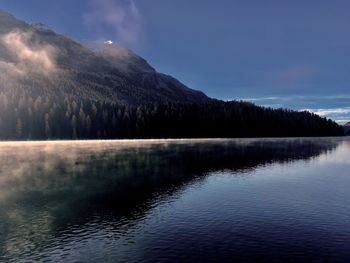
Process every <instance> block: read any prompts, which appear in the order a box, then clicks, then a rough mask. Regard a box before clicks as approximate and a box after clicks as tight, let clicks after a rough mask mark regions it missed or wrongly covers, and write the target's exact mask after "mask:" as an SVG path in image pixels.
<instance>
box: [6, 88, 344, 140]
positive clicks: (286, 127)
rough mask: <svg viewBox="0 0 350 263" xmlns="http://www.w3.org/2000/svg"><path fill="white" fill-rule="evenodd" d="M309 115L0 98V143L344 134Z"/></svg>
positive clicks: (245, 106) (214, 106)
mask: <svg viewBox="0 0 350 263" xmlns="http://www.w3.org/2000/svg"><path fill="white" fill-rule="evenodd" d="M343 133H344V131H343V129H342V128H341V127H340V126H338V125H337V124H336V123H335V122H333V121H331V120H327V119H325V118H321V117H319V116H317V115H315V114H312V113H309V112H295V111H291V110H285V109H278V110H274V109H270V108H262V107H257V106H255V105H253V104H251V103H247V102H238V101H231V102H223V101H217V100H212V101H209V102H206V103H171V102H166V103H150V104H144V105H139V106H133V105H127V104H118V103H111V102H100V101H93V100H80V101H77V100H75V99H73V98H72V99H70V98H64V99H63V98H56V99H52V98H50V97H41V96H37V97H32V96H30V95H23V94H22V95H20V94H17V93H14V92H13V93H11V94H10V93H4V92H1V93H0V139H3V140H12V139H16V140H28V139H34V140H36V139H95V138H99V139H112V138H113V139H114V138H204V137H228V138H229V137H275V136H276V137H284V136H330V135H343Z"/></svg>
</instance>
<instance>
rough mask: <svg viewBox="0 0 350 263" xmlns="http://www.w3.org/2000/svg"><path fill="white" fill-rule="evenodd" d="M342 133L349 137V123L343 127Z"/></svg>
mask: <svg viewBox="0 0 350 263" xmlns="http://www.w3.org/2000/svg"><path fill="white" fill-rule="evenodd" d="M344 131H345V133H346V134H347V135H350V121H349V122H347V123H346V124H345V125H344Z"/></svg>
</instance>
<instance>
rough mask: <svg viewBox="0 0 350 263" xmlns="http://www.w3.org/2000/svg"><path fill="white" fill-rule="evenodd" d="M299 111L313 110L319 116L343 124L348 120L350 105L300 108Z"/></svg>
mask: <svg viewBox="0 0 350 263" xmlns="http://www.w3.org/2000/svg"><path fill="white" fill-rule="evenodd" d="M301 111H309V112H313V113H315V114H317V115H319V116H321V117H326V118H329V119H332V120H335V121H336V122H338V123H339V124H344V123H346V122H348V121H349V120H350V107H344V108H329V109H302V110H301Z"/></svg>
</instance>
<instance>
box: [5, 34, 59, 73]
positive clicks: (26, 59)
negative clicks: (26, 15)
mask: <svg viewBox="0 0 350 263" xmlns="http://www.w3.org/2000/svg"><path fill="white" fill-rule="evenodd" d="M32 38H33V36H32V34H31V33H29V32H23V31H12V32H10V33H7V34H5V35H3V36H1V37H0V42H1V44H2V45H3V46H4V47H5V48H6V49H7V50H8V51H9V52H8V53H9V54H10V55H11V57H12V59H11V61H0V69H1V71H2V72H3V73H5V74H7V75H8V76H15V77H16V76H25V75H28V74H31V73H36V74H44V75H50V74H52V73H54V72H55V71H56V70H57V67H56V63H55V54H56V50H55V48H54V47H52V46H50V45H43V44H38V43H34V42H33V41H32Z"/></svg>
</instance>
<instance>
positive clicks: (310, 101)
mask: <svg viewBox="0 0 350 263" xmlns="http://www.w3.org/2000/svg"><path fill="white" fill-rule="evenodd" d="M242 100H246V101H251V102H254V103H256V104H257V105H261V106H265V107H271V108H281V107H283V108H291V109H294V110H299V111H305V110H306V111H310V112H313V113H315V114H317V115H319V116H321V117H326V118H329V119H332V120H334V121H336V122H338V123H339V124H344V123H346V122H348V121H350V94H334V95H329V96H302V95H296V96H270V97H260V98H259V97H256V98H243V99H242Z"/></svg>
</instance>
